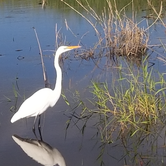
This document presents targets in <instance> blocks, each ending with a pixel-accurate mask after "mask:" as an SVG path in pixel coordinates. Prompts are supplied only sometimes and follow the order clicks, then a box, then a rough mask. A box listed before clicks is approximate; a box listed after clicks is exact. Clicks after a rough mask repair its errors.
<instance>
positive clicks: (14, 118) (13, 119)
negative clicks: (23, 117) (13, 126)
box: [11, 113, 20, 123]
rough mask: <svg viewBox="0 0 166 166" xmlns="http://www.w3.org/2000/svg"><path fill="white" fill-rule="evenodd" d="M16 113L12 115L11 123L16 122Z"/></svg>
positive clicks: (17, 118)
mask: <svg viewBox="0 0 166 166" xmlns="http://www.w3.org/2000/svg"><path fill="white" fill-rule="evenodd" d="M17 115H18V114H17V113H16V114H14V115H13V117H12V119H11V123H14V122H16V121H17V120H19V119H20V117H18V116H17Z"/></svg>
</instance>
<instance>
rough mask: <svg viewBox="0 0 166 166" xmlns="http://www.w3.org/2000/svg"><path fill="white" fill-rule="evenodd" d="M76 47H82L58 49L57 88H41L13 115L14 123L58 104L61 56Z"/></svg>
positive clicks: (56, 66) (60, 81)
mask: <svg viewBox="0 0 166 166" xmlns="http://www.w3.org/2000/svg"><path fill="white" fill-rule="evenodd" d="M76 48H80V46H61V47H59V48H58V49H57V52H56V54H55V59H54V66H55V70H56V73H57V78H56V84H55V88H54V89H53V90H52V89H49V88H43V89H40V90H38V91H37V92H35V93H34V94H33V95H32V96H31V97H29V98H28V99H26V100H25V101H24V102H23V103H22V105H21V107H20V108H19V110H18V111H17V112H16V113H15V114H14V116H13V117H12V119H11V122H12V123H14V122H15V121H17V120H19V119H22V118H25V117H26V118H28V117H33V116H35V117H36V116H37V115H40V114H42V113H43V112H44V111H46V110H47V108H48V107H53V106H54V105H55V104H56V102H57V101H58V99H59V97H60V95H61V89H62V71H61V68H60V66H59V56H60V55H61V54H62V53H64V52H66V51H70V50H72V49H76Z"/></svg>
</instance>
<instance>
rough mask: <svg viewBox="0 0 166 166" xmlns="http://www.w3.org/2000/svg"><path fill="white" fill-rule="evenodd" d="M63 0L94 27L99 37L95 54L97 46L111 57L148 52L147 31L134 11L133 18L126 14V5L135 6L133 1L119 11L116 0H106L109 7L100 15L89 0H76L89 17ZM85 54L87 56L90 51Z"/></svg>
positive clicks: (138, 55) (139, 54) (137, 55)
mask: <svg viewBox="0 0 166 166" xmlns="http://www.w3.org/2000/svg"><path fill="white" fill-rule="evenodd" d="M62 1H63V3H65V4H66V5H67V6H69V7H70V8H71V9H72V10H74V11H75V12H77V13H78V14H79V15H80V16H82V17H83V18H84V19H85V20H86V21H87V22H88V23H89V24H90V25H91V26H92V27H93V28H94V31H95V32H96V35H97V37H98V41H97V43H96V44H95V46H94V48H93V49H94V50H93V51H92V52H93V55H94V56H95V51H96V48H99V47H100V48H103V49H104V50H106V51H103V50H102V49H101V52H102V55H103V56H108V55H109V56H110V57H113V56H127V57H131V56H132V57H133V56H134V57H140V56H142V55H144V54H145V53H146V50H147V48H148V45H147V44H148V40H149V36H148V35H147V34H146V31H145V30H144V29H143V28H140V27H139V23H137V22H136V21H135V13H134V12H133V14H132V16H131V18H129V17H127V16H126V14H125V9H126V7H127V6H128V5H132V7H133V6H134V5H133V2H131V3H130V4H128V5H126V6H125V7H124V8H122V9H121V10H120V11H118V10H117V7H116V2H115V1H114V3H113V4H112V3H111V2H110V1H109V0H106V2H107V4H108V5H107V7H106V8H104V9H103V12H102V14H101V15H98V14H97V12H96V11H95V10H94V9H93V8H92V7H91V6H90V5H89V3H88V1H85V2H84V3H86V4H82V3H81V2H80V1H79V0H76V2H77V3H78V5H79V6H80V7H81V8H82V9H83V11H85V12H86V13H88V14H89V17H88V16H85V15H83V13H81V12H79V11H78V10H76V9H75V8H74V7H72V6H71V5H70V4H68V3H67V2H65V1H64V0H62ZM133 8H134V7H133ZM133 11H134V10H133ZM92 20H93V21H92ZM94 20H95V21H94ZM96 25H100V26H96ZM101 30H102V32H101ZM101 34H102V35H101ZM91 50H92V49H91ZM98 54H100V53H98ZM85 55H86V57H87V55H88V53H87V54H85ZM90 55H91V54H90ZM90 58H92V57H90Z"/></svg>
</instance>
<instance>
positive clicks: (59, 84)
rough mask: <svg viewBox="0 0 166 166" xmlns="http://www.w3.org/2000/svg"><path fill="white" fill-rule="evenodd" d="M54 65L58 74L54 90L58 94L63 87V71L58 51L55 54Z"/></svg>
mask: <svg viewBox="0 0 166 166" xmlns="http://www.w3.org/2000/svg"><path fill="white" fill-rule="evenodd" d="M54 66H55V70H56V75H57V77H56V83H55V88H54V91H55V92H56V94H57V95H58V94H59V95H60V93H61V89H62V71H61V68H60V66H59V55H58V53H56V55H55V60H54Z"/></svg>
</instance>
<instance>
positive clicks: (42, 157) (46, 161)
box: [12, 135, 66, 166]
mask: <svg viewBox="0 0 166 166" xmlns="http://www.w3.org/2000/svg"><path fill="white" fill-rule="evenodd" d="M12 138H13V140H14V141H15V142H16V143H17V144H18V145H19V146H20V147H21V148H22V150H23V151H24V152H25V153H26V154H27V155H28V156H29V157H31V158H32V159H34V160H35V161H37V162H38V163H40V164H42V165H48V166H54V165H59V166H66V163H65V160H64V158H63V156H62V155H61V153H60V152H59V151H58V150H57V149H56V148H52V147H51V146H50V145H49V144H47V143H46V142H44V141H42V140H35V139H28V138H21V137H19V136H17V135H13V136H12Z"/></svg>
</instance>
